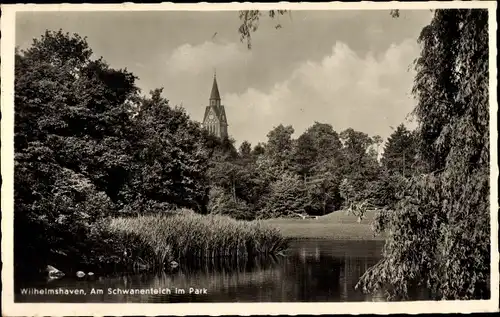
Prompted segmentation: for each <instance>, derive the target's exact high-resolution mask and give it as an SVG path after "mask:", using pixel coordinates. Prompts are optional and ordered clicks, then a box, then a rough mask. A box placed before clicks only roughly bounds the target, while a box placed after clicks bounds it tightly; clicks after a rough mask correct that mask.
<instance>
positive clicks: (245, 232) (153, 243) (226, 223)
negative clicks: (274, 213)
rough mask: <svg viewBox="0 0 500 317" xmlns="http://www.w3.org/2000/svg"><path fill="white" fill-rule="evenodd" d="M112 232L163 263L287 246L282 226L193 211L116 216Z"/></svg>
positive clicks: (275, 250) (265, 251) (263, 252)
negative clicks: (280, 229)
mask: <svg viewBox="0 0 500 317" xmlns="http://www.w3.org/2000/svg"><path fill="white" fill-rule="evenodd" d="M109 230H110V232H112V233H114V234H116V235H118V236H119V237H121V238H123V241H124V242H125V243H126V241H130V242H131V243H132V241H133V243H134V247H135V249H137V245H139V246H140V247H139V248H144V249H147V250H144V251H145V252H144V254H147V255H148V257H150V256H154V257H155V259H154V261H151V259H148V260H147V262H148V263H154V264H160V263H166V262H167V261H172V260H179V259H187V258H215V257H249V256H257V255H266V254H268V255H272V254H277V253H279V252H280V251H283V250H284V249H285V248H286V245H287V240H286V239H285V238H284V237H283V236H282V235H281V233H280V231H279V229H276V228H273V227H271V226H269V225H267V224H265V223H263V222H261V221H240V220H235V219H232V218H230V217H227V216H220V215H199V214H196V213H193V212H189V211H186V212H178V213H174V214H156V215H144V216H137V217H120V218H114V219H112V220H111V221H110V223H109Z"/></svg>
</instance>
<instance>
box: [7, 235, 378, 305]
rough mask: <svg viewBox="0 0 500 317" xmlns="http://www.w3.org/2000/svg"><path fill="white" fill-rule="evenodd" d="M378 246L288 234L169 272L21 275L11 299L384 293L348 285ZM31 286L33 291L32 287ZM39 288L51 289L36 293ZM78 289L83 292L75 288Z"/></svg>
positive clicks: (306, 297) (317, 298)
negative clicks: (268, 244) (277, 247)
mask: <svg viewBox="0 0 500 317" xmlns="http://www.w3.org/2000/svg"><path fill="white" fill-rule="evenodd" d="M382 246H383V242H381V241H331V240H312V239H308V240H292V241H291V243H290V247H289V249H288V250H287V254H286V256H279V257H276V258H266V259H256V260H252V261H243V260H239V261H223V262H221V261H210V262H200V263H190V264H189V265H186V264H184V263H181V265H180V266H179V269H178V270H177V271H176V272H173V273H156V274H128V275H115V276H92V277H84V278H77V277H76V276H75V277H72V276H66V277H64V278H62V279H59V280H52V281H47V280H41V281H40V280H31V281H24V282H20V286H21V287H20V288H18V289H16V292H15V293H16V296H15V300H16V302H66V303H68V302H73V303H82V302H94V303H103V302H106V303H125V302H130V303H132V302H133V303H178V302H343V301H384V298H383V296H381V294H379V295H376V296H372V295H365V294H363V293H362V292H361V291H359V290H355V289H354V286H355V285H356V283H357V282H358V280H359V277H360V276H361V275H362V274H363V272H365V271H366V269H368V268H369V267H370V266H372V265H373V264H375V263H376V262H377V261H378V260H379V259H380V254H381V250H382ZM35 291H38V294H33V293H34V292H35ZM40 291H44V292H45V293H48V292H51V294H44V295H41V294H39V293H40ZM78 291H80V292H81V293H80V294H74V293H75V292H78ZM21 292H24V294H21ZM55 292H60V293H59V294H54V293H55ZM70 292H71V293H73V294H69V293H70ZM127 292H128V293H127ZM131 292H135V293H136V294H131ZM141 292H142V294H141ZM28 293H30V294H28ZM61 293H67V294H62V295H61ZM137 293H138V294H137Z"/></svg>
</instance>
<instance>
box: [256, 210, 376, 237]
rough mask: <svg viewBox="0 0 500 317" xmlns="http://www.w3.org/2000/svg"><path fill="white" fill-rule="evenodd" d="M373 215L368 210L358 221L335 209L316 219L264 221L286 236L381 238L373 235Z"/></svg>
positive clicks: (372, 212)
mask: <svg viewBox="0 0 500 317" xmlns="http://www.w3.org/2000/svg"><path fill="white" fill-rule="evenodd" d="M374 216H375V212H374V211H369V212H368V213H367V214H366V218H365V219H363V221H361V223H358V222H357V220H358V218H357V217H355V216H353V215H348V214H347V213H345V212H344V211H336V212H332V213H330V214H327V215H324V216H320V217H318V219H300V218H299V219H296V218H275V219H268V220H265V223H267V224H269V225H271V226H274V227H276V228H278V229H279V230H280V231H281V233H282V234H283V236H284V237H287V238H302V239H306V238H327V239H335V240H383V236H375V235H374V232H373V230H372V229H371V226H370V224H371V222H372V220H373V218H374Z"/></svg>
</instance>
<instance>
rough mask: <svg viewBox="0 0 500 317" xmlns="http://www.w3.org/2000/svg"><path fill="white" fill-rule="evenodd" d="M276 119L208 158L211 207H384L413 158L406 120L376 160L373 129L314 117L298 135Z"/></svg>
mask: <svg viewBox="0 0 500 317" xmlns="http://www.w3.org/2000/svg"><path fill="white" fill-rule="evenodd" d="M293 133H294V129H293V127H292V126H284V125H279V126H277V127H275V128H274V129H273V130H272V131H270V132H269V133H268V135H267V137H268V140H267V142H266V143H259V144H257V145H255V146H254V147H253V148H252V146H251V145H250V144H249V143H248V142H246V141H244V142H243V143H242V144H241V146H240V147H239V149H238V151H236V149H235V148H234V147H232V144H231V142H228V143H227V145H228V149H229V150H228V151H227V152H226V153H225V154H224V155H223V156H222V157H217V158H213V159H211V167H210V169H209V174H210V177H209V178H210V199H209V212H213V213H222V214H227V215H231V216H233V217H236V218H241V219H255V218H270V217H282V216H290V215H295V214H303V213H307V214H310V215H323V214H326V213H330V212H332V211H335V210H339V209H341V208H352V207H353V205H355V204H359V203H365V204H368V205H367V207H368V208H370V207H371V208H375V207H381V208H385V207H388V206H389V204H390V203H392V202H393V201H394V200H395V192H396V191H395V189H396V188H397V186H398V182H399V180H400V179H401V178H403V179H404V178H409V177H410V176H411V175H413V174H414V173H415V172H416V171H418V170H419V169H421V166H417V164H416V160H415V159H416V143H415V136H414V133H413V132H411V131H409V130H407V129H406V128H405V126H404V125H400V126H398V127H397V129H395V131H394V132H393V134H392V135H391V136H390V138H389V139H388V140H387V142H386V144H385V147H384V149H383V150H384V151H383V154H382V156H381V160H379V159H378V156H379V153H380V151H381V150H382V139H381V138H380V137H379V136H374V137H370V136H369V135H368V134H366V133H363V132H359V131H355V130H353V129H347V130H345V131H342V132H340V133H337V132H336V131H335V130H334V129H333V127H332V126H331V125H329V124H325V123H319V122H315V123H314V124H313V125H312V126H311V127H309V128H308V129H307V130H306V131H305V132H304V133H302V134H301V135H300V136H299V137H298V138H297V139H294V138H292V134H293Z"/></svg>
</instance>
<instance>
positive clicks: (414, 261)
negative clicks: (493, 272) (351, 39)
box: [360, 9, 490, 299]
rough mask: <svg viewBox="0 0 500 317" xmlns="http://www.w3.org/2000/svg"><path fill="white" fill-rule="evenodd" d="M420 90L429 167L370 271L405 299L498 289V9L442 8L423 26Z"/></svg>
mask: <svg viewBox="0 0 500 317" xmlns="http://www.w3.org/2000/svg"><path fill="white" fill-rule="evenodd" d="M419 42H420V43H421V44H422V52H421V57H420V58H419V59H418V60H417V61H416V70H417V76H416V78H415V86H414V93H415V95H416V97H417V99H418V105H417V107H416V109H415V115H416V117H417V118H418V120H419V128H418V130H417V133H416V136H415V137H416V139H417V142H418V154H419V157H420V160H422V162H423V164H422V166H423V170H424V171H425V173H424V174H421V175H416V176H415V177H413V178H412V179H410V180H409V181H408V183H407V185H406V186H404V187H402V192H401V197H400V199H399V200H398V201H397V205H396V207H395V212H393V213H389V214H385V215H384V217H380V220H381V221H380V222H379V227H380V228H381V229H384V228H385V229H388V230H387V231H388V232H389V236H388V239H387V242H386V246H385V249H384V259H383V260H382V261H381V262H380V263H378V264H377V265H376V266H375V267H373V268H371V269H370V270H369V271H367V272H366V274H365V275H364V276H363V278H362V280H361V284H360V285H361V286H363V287H364V289H365V290H369V291H374V290H377V289H379V288H381V287H384V286H387V285H390V287H389V289H388V292H389V294H390V295H391V296H393V297H396V298H405V297H407V296H408V293H409V290H410V289H411V287H412V286H415V285H418V284H421V285H423V286H425V287H427V288H428V289H429V291H430V292H431V294H432V296H433V297H434V298H441V299H475V298H485V297H488V296H489V295H488V286H489V277H490V271H489V270H490V208H489V191H490V188H489V167H490V166H489V161H490V156H489V151H490V149H489V108H488V106H489V104H488V98H489V96H488V80H489V73H488V69H489V68H488V12H487V11H486V10H478V9H473V10H470V9H469V10H437V11H435V14H434V18H433V20H432V22H431V23H430V25H428V26H427V27H425V28H424V29H423V30H422V33H421V35H420V38H419Z"/></svg>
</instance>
